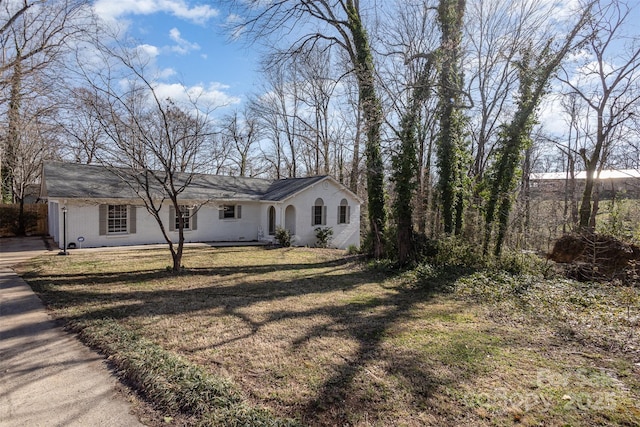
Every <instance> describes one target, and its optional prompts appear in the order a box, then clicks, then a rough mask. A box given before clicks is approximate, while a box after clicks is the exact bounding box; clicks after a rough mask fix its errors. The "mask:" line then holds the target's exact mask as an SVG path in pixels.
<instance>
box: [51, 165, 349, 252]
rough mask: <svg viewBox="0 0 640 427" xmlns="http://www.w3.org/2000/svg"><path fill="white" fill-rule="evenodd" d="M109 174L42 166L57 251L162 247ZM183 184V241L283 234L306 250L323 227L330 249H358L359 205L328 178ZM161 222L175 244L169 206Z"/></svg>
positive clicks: (135, 202) (152, 226)
mask: <svg viewBox="0 0 640 427" xmlns="http://www.w3.org/2000/svg"><path fill="white" fill-rule="evenodd" d="M123 171H124V170H123ZM116 172H117V171H113V170H111V169H109V168H106V167H103V166H97V165H83V164H77V163H63V162H48V163H45V165H44V166H43V171H42V183H41V190H40V191H41V194H40V197H41V198H42V199H45V200H47V203H48V221H49V234H50V235H51V236H52V237H53V239H54V240H55V241H56V242H57V243H58V245H59V246H60V247H61V248H62V247H63V246H64V243H63V242H64V241H65V239H64V235H63V233H64V232H65V231H66V242H67V246H69V244H71V243H73V244H74V245H72V246H75V247H101V246H124V245H140V244H153V243H165V240H164V238H163V236H162V232H161V230H160V227H159V225H158V223H157V221H156V220H155V218H154V217H153V216H152V215H151V214H150V213H149V212H148V211H147V209H146V208H145V206H144V203H143V200H142V199H141V198H140V197H139V196H138V195H137V194H136V192H135V191H134V190H133V189H132V187H131V185H128V184H127V183H126V182H125V181H124V180H123V178H122V175H120V176H119V174H117V173H116ZM187 177H189V178H191V181H190V183H189V184H188V185H187V186H186V188H185V189H184V191H183V192H182V193H181V194H180V196H179V198H178V200H179V201H180V206H181V208H180V209H181V211H182V215H183V217H184V218H185V226H184V236H185V241H186V242H247V241H256V242H258V241H263V242H273V241H275V238H274V235H275V231H276V228H277V227H282V228H285V229H288V230H289V231H290V232H291V234H292V236H293V241H292V244H293V245H296V246H313V245H315V244H316V242H317V239H316V236H315V229H316V228H318V227H330V228H331V229H332V230H333V239H332V241H331V246H332V247H336V248H345V249H346V248H347V247H349V246H351V245H354V246H356V247H357V246H359V245H360V203H361V200H360V199H359V197H358V196H357V195H355V194H354V193H352V192H351V191H349V189H347V188H346V187H345V186H343V185H342V184H340V183H339V182H338V181H336V180H335V179H333V178H331V177H330V176H314V177H308V178H288V179H280V180H267V179H258V178H241V177H230V176H219V175H207V174H194V175H189V176H187V175H186V174H183V175H182V178H181V179H182V180H183V181H182V182H186V181H184V179H186V178H187ZM178 178H180V175H178ZM158 194H159V193H158ZM157 200H158V201H159V200H161V196H160V195H159V196H158V199H157ZM160 216H161V218H163V226H164V228H165V230H167V233H168V235H169V236H170V238H171V239H172V240H173V241H177V240H178V232H177V231H176V229H177V222H178V221H177V219H176V212H175V209H174V207H173V206H172V205H171V203H170V201H169V200H168V199H166V200H164V201H163V202H162V208H161V210H160ZM65 218H66V221H65Z"/></svg>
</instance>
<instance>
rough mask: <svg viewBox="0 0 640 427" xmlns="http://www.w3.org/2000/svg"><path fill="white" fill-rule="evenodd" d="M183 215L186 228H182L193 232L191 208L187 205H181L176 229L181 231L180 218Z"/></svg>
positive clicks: (177, 215) (177, 213) (177, 214)
mask: <svg viewBox="0 0 640 427" xmlns="http://www.w3.org/2000/svg"><path fill="white" fill-rule="evenodd" d="M179 215H182V219H183V224H184V226H183V227H182V229H183V230H191V208H190V207H189V206H186V205H180V211H179V212H178V211H176V223H175V229H176V230H179V229H180V216H179Z"/></svg>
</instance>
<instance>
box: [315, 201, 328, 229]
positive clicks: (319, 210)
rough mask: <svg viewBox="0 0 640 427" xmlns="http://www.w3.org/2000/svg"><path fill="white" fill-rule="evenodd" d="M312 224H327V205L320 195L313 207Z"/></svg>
mask: <svg viewBox="0 0 640 427" xmlns="http://www.w3.org/2000/svg"><path fill="white" fill-rule="evenodd" d="M311 225H312V226H315V225H327V207H326V206H325V205H324V200H322V199H321V198H320V197H318V198H317V199H316V201H315V203H314V204H313V206H312V207H311Z"/></svg>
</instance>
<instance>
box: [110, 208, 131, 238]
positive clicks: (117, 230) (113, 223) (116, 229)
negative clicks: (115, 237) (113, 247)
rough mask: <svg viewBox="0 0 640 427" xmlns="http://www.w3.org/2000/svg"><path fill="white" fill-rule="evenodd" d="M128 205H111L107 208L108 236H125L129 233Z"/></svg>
mask: <svg viewBox="0 0 640 427" xmlns="http://www.w3.org/2000/svg"><path fill="white" fill-rule="evenodd" d="M128 211H129V207H128V206H127V205H109V207H108V208H107V234H124V233H126V232H127V217H128V215H127V213H128Z"/></svg>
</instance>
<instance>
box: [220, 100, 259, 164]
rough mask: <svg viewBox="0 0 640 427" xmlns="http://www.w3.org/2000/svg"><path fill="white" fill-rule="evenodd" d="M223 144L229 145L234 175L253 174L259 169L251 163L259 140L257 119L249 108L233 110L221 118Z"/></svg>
mask: <svg viewBox="0 0 640 427" xmlns="http://www.w3.org/2000/svg"><path fill="white" fill-rule="evenodd" d="M221 134H222V138H223V144H225V145H228V146H230V147H231V152H230V159H231V161H232V162H233V163H234V164H235V168H234V169H235V170H234V171H233V172H234V174H235V175H239V176H255V175H258V174H259V173H260V172H261V170H260V169H256V168H255V165H254V164H253V162H254V160H255V157H256V153H255V152H256V150H257V145H258V142H259V137H260V134H259V126H258V120H257V118H256V117H255V116H253V115H252V112H251V110H250V109H248V108H247V109H244V110H243V111H242V112H238V111H237V110H235V111H234V112H233V113H231V114H229V115H227V116H225V117H224V118H223V120H222V131H221Z"/></svg>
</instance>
